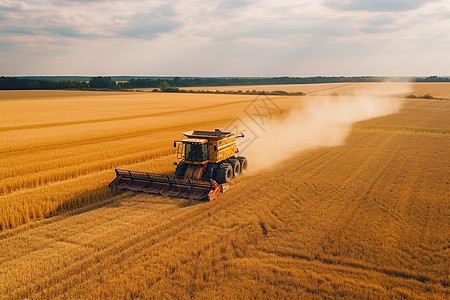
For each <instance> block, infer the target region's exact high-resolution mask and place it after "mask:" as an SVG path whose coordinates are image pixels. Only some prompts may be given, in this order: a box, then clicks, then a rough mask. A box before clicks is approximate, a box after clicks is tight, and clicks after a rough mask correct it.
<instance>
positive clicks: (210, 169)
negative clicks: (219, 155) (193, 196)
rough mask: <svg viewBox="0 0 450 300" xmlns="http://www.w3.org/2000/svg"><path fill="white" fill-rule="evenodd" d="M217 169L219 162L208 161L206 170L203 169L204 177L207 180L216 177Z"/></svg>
mask: <svg viewBox="0 0 450 300" xmlns="http://www.w3.org/2000/svg"><path fill="white" fill-rule="evenodd" d="M216 169H217V164H215V163H208V164H207V165H206V168H205V170H204V171H203V176H202V177H203V179H206V180H210V179H213V178H214V172H215V171H216Z"/></svg>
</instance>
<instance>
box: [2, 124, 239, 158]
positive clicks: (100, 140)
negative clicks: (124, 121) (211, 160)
mask: <svg viewBox="0 0 450 300" xmlns="http://www.w3.org/2000/svg"><path fill="white" fill-rule="evenodd" d="M232 119H233V118H223V119H216V120H215V121H216V122H219V123H220V122H227V121H230V120H232ZM206 124H208V125H210V124H211V121H204V122H198V123H193V124H189V125H190V126H203V125H206ZM185 127H186V126H185V125H183V124H178V125H175V126H164V127H156V128H151V129H146V130H140V131H135V132H127V133H120V134H111V135H108V136H100V137H90V138H82V139H78V140H74V141H65V142H61V143H51V144H42V145H36V144H34V145H29V146H22V147H15V148H14V149H10V150H1V151H0V154H1V155H2V158H4V157H5V156H9V155H13V154H15V153H20V154H24V152H25V151H26V152H31V153H35V152H36V150H38V149H43V150H46V151H47V150H56V149H64V148H72V147H75V146H85V145H88V144H99V143H103V142H114V141H118V140H124V139H128V138H136V137H141V136H145V135H151V134H154V133H162V132H171V131H177V130H179V129H183V128H185Z"/></svg>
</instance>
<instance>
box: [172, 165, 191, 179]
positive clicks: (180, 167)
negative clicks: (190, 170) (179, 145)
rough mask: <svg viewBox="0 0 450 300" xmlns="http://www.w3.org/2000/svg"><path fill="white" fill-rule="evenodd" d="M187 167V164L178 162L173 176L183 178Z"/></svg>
mask: <svg viewBox="0 0 450 300" xmlns="http://www.w3.org/2000/svg"><path fill="white" fill-rule="evenodd" d="M187 167H188V164H187V163H185V162H179V163H178V165H177V168H176V169H175V176H176V177H184V173H186V168H187Z"/></svg>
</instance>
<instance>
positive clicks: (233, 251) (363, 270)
mask: <svg viewBox="0 0 450 300" xmlns="http://www.w3.org/2000/svg"><path fill="white" fill-rule="evenodd" d="M433 88H434V86H433ZM8 93H9V94H7V95H8V97H9V98H5V99H8V100H5V101H6V102H2V101H3V100H2V101H0V107H1V106H2V105H3V104H4V103H7V107H8V110H7V111H8V112H9V114H11V115H8V118H7V119H5V120H6V121H5V122H4V123H3V119H2V123H1V124H0V127H1V128H2V130H0V140H1V141H2V142H1V144H0V153H1V157H0V177H1V181H0V188H1V195H0V224H1V226H2V230H3V232H2V233H0V247H1V248H0V251H1V253H2V255H0V282H2V285H0V293H1V294H2V296H3V297H4V298H12V299H24V298H68V299H84V298H114V299H119V298H120V299H132V298H146V299H147V298H177V299H180V298H183V299H184V298H186V299H187V298H195V299H205V298H207V299H214V298H226V299H230V298H233V299H234V298H264V299H273V298H336V297H339V298H374V299H378V298H405V299H409V298H436V299H438V298H445V297H447V296H448V293H449V288H448V284H449V278H448V254H449V252H448V251H449V250H448V240H449V238H450V236H449V228H450V227H449V226H450V224H449V221H448V220H449V219H448V215H449V209H448V208H449V206H448V204H449V203H448V199H449V196H450V195H449V189H448V182H449V180H450V178H449V176H450V175H449V174H448V167H449V166H448V157H449V155H450V153H449V150H448V149H450V145H449V139H448V130H450V128H449V126H448V121H447V114H448V111H449V109H450V107H449V106H450V104H449V101H426V100H417V99H408V100H405V106H404V108H403V110H402V111H401V112H400V113H399V114H396V115H391V116H387V117H382V118H376V119H373V120H368V121H364V122H360V123H358V124H355V126H354V127H353V130H352V133H351V135H350V136H349V137H348V139H347V141H346V143H345V145H342V146H338V147H330V148H320V149H314V150H310V151H307V152H305V153H302V154H299V155H297V156H295V157H293V158H291V159H290V160H289V161H286V162H284V163H282V164H280V165H279V166H277V167H276V168H274V169H272V170H269V171H266V172H262V173H258V174H250V175H246V176H241V177H238V178H236V179H234V180H233V182H232V183H231V189H230V191H229V192H227V193H225V194H223V195H220V197H219V198H218V199H217V201H213V202H210V203H199V202H196V201H190V200H185V199H176V198H167V197H162V196H154V195H144V194H132V193H125V194H122V195H120V196H117V197H113V196H112V195H111V194H110V191H109V189H108V188H107V184H108V182H109V181H111V180H112V179H113V178H114V176H115V174H114V170H113V169H114V168H115V167H123V168H130V169H134V170H138V171H151V172H157V173H166V174H169V173H172V172H173V166H172V165H171V162H173V161H175V160H176V158H175V155H174V152H173V149H172V147H171V142H172V140H173V139H178V138H181V137H182V136H181V135H180V132H182V131H185V130H191V129H197V128H200V129H211V128H215V127H222V128H223V127H224V126H226V125H227V124H228V123H229V122H230V121H232V119H233V117H235V116H236V115H238V114H239V113H240V112H241V110H242V109H244V108H245V107H246V105H248V103H250V102H251V101H252V98H250V97H244V98H242V96H231V95H228V96H227V95H199V96H201V97H199V101H198V102H193V103H192V104H190V103H189V101H192V99H194V98H195V97H193V96H195V95H164V94H156V95H155V94H151V93H111V94H108V93H104V92H99V93H98V94H96V93H91V92H67V94H65V93H64V92H60V91H59V92H45V91H43V92H36V91H34V92H23V95H24V96H23V97H25V98H26V99H25V100H26V101H28V102H27V104H30V105H31V104H33V105H34V106H33V109H31V108H30V110H29V111H28V112H26V115H27V117H26V118H25V117H23V118H22V119H21V121H20V120H19V119H18V120H19V121H15V119H14V114H16V115H18V114H19V112H20V106H22V104H23V103H22V102H21V100H20V99H21V98H20V93H21V92H8ZM0 94H1V93H0ZM97 95H98V96H97ZM109 96H111V98H112V102H111V103H112V104H113V106H111V107H109V108H108V109H107V111H106V112H105V111H102V109H103V108H104V107H105V105H106V103H107V102H108V97H109ZM186 96H188V98H185V97H186ZM83 97H87V98H86V99H84V100H86V102H83V101H84V100H83ZM158 97H161V98H158ZM216 97H217V98H216ZM313 97H314V96H311V98H308V96H305V97H279V98H277V99H276V101H277V104H279V105H280V107H281V108H283V109H288V108H289V107H291V106H292V104H293V103H295V102H299V101H309V100H310V99H312V98H313ZM315 97H317V96H315ZM2 99H3V98H2ZM51 99H53V100H51ZM208 99H212V100H208ZM61 100H62V101H64V102H61V103H60V104H58V105H60V106H59V108H57V110H61V111H63V110H64V107H65V106H66V107H67V109H75V108H76V107H77V106H78V104H79V103H83V104H86V105H89V109H88V110H87V111H90V112H91V113H90V114H89V115H85V114H87V111H84V112H83V113H81V114H79V112H78V113H77V112H76V111H74V112H72V114H73V115H71V113H68V112H66V113H63V114H62V115H61V116H58V115H54V113H53V112H51V111H50V108H51V107H52V104H51V101H54V102H58V101H61ZM15 101H17V102H15ZM41 101H43V103H42V104H43V106H40V105H39V103H40V102H41ZM78 101H82V102H78ZM97 101H98V102H97ZM167 101H173V102H172V103H173V104H171V105H168V104H167ZM32 102H33V103H32ZM130 104H132V105H135V106H136V107H138V108H139V109H140V111H139V112H136V111H135V110H134V109H133V108H132V107H129V105H130ZM212 104H217V105H218V107H214V105H212ZM14 105H17V107H16V106H14ZM55 105H56V104H55ZM58 105H57V107H58ZM181 106H182V107H181ZM39 107H42V109H41V110H40V109H39ZM153 107H156V108H157V109H156V111H155V112H158V113H159V112H163V113H165V114H164V115H158V116H155V115H153V116H143V115H145V114H147V115H150V114H152V113H153V112H152V110H153ZM199 107H202V109H199V110H198V111H196V110H191V109H192V108H199ZM33 110H37V111H36V112H35V113H33ZM46 114H50V115H49V116H46ZM71 116H72V117H71ZM113 118H116V119H114V120H112V119H113ZM32 119H33V120H32ZM89 120H94V122H91V123H90V122H89ZM101 120H103V121H101ZM21 126H22V127H21ZM12 127H14V128H15V129H12ZM20 128H22V129H20ZM39 219H40V221H36V220H39ZM23 224H28V225H23ZM21 225H22V226H21Z"/></svg>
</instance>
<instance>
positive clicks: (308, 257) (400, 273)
mask: <svg viewBox="0 0 450 300" xmlns="http://www.w3.org/2000/svg"><path fill="white" fill-rule="evenodd" d="M258 250H259V252H262V253H266V254H272V255H276V256H278V257H292V258H295V259H300V260H304V261H310V262H320V263H323V264H326V265H335V266H343V267H350V268H354V269H359V270H365V271H371V272H377V273H380V274H384V275H387V276H391V277H398V278H404V279H412V280H416V281H418V282H421V283H425V282H430V283H434V284H439V285H441V286H443V287H446V284H445V283H444V282H442V281H440V280H437V279H436V278H432V277H431V276H429V275H424V274H412V273H411V272H408V271H407V270H399V269H395V268H383V267H378V266H374V265H371V264H368V263H364V262H361V261H347V260H345V259H338V258H332V257H325V256H320V255H318V254H315V255H312V254H306V253H297V252H294V251H291V250H287V249H277V252H274V251H271V250H268V249H258Z"/></svg>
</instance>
